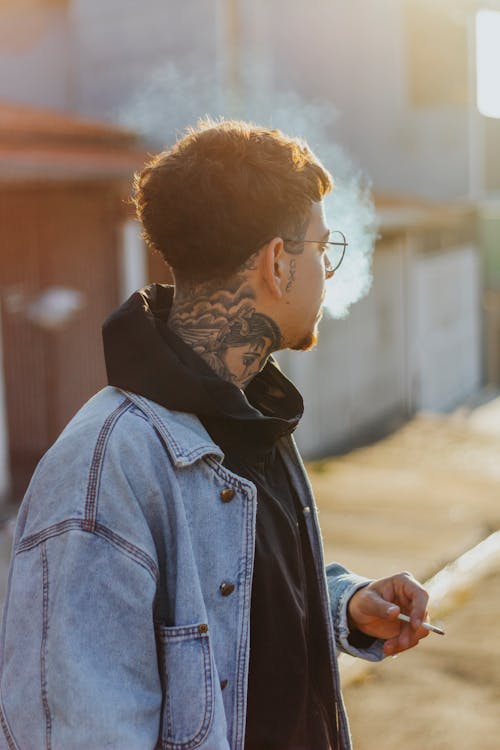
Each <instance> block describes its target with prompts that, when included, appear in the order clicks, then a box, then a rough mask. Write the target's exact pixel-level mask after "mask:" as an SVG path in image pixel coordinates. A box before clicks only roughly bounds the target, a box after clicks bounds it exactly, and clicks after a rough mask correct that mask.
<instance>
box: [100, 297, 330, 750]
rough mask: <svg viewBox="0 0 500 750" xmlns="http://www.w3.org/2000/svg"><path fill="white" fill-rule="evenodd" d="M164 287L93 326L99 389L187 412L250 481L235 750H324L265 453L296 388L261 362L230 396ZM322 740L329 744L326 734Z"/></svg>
mask: <svg viewBox="0 0 500 750" xmlns="http://www.w3.org/2000/svg"><path fill="white" fill-rule="evenodd" d="M172 299H173V287H168V286H162V285H158V284H154V285H152V286H150V287H148V288H146V289H143V290H142V291H140V292H137V293H135V294H133V295H132V297H130V299H129V300H128V301H127V302H125V303H124V304H123V305H122V306H121V307H120V308H119V309H118V310H116V311H115V312H114V313H113V314H112V315H111V316H110V317H109V318H108V320H107V321H106V322H105V324H104V328H103V338H104V350H105V358H106V367H107V372H108V380H109V383H110V385H114V386H118V387H120V388H124V389H126V390H129V391H132V392H134V393H139V394H141V395H142V396H145V397H146V398H149V399H151V400H153V401H155V402H157V403H159V404H161V405H163V406H165V407H167V408H168V409H172V410H175V411H184V412H188V413H191V414H195V415H196V416H198V417H199V419H200V421H201V422H202V424H203V425H204V427H205V429H206V430H207V432H208V433H209V435H210V436H211V437H212V439H213V440H214V441H215V442H216V443H217V444H218V445H219V446H220V447H221V448H222V450H223V452H224V465H225V466H226V467H227V468H228V469H229V470H231V471H234V472H235V473H236V474H239V475H240V476H243V477H246V478H247V479H249V480H251V481H252V482H253V483H254V484H255V485H256V487H257V528H256V545H255V562H254V574H253V581H252V601H251V612H250V668H249V681H248V707H247V729H246V740H245V750H327V748H330V747H332V745H333V747H334V746H335V743H334V741H333V742H332V739H333V738H332V735H331V734H330V732H332V731H333V729H332V727H331V726H330V721H329V720H328V718H326V715H327V712H326V711H325V710H324V706H325V705H328V703H330V701H329V700H328V697H327V696H326V694H325V693H326V690H325V688H323V689H321V688H319V687H318V686H319V685H327V684H328V679H327V676H326V674H327V671H328V664H329V659H328V652H327V646H326V638H325V635H324V632H322V628H323V627H324V625H323V624H322V623H321V622H320V618H319V611H320V608H319V594H318V591H317V585H316V576H315V572H314V563H313V559H312V554H311V550H310V546H309V542H308V537H307V533H306V530H305V525H304V522H303V514H302V513H301V512H300V510H299V505H298V500H297V498H296V496H295V493H294V491H293V488H292V485H291V483H290V481H289V478H288V475H287V471H286V468H285V466H284V464H283V461H282V459H281V457H280V453H279V451H278V450H277V448H276V443H277V441H278V440H279V439H281V438H283V437H286V436H288V435H290V434H291V432H292V431H293V430H294V429H295V427H296V426H297V424H298V422H299V420H300V418H301V416H302V412H303V402H302V397H301V395H300V393H299V392H298V391H297V390H296V388H295V387H294V386H293V385H292V383H291V382H290V381H289V380H288V379H287V378H286V377H285V376H284V375H283V373H282V372H281V371H280V370H279V368H278V367H277V365H276V363H275V362H274V360H273V359H272V358H270V359H269V360H268V362H267V364H266V365H265V367H264V368H263V370H262V371H261V372H260V373H259V374H258V375H256V376H255V378H253V380H252V381H251V382H250V383H249V385H247V387H246V389H245V392H242V391H241V390H240V389H239V388H237V387H236V386H235V385H233V384H232V383H229V382H228V381H225V380H223V379H222V378H220V377H219V376H218V375H217V374H216V373H215V372H214V371H213V370H212V369H211V368H210V367H209V366H208V364H207V363H206V362H205V361H204V360H203V359H202V358H201V357H200V356H198V354H196V352H195V351H194V350H193V349H192V348H191V347H190V346H188V345H187V344H186V343H185V342H184V341H182V339H180V338H179V337H178V336H177V335H176V334H175V333H174V332H173V331H171V330H170V328H169V327H168V316H169V312H170V308H171V304H172ZM328 737H330V740H329V739H328Z"/></svg>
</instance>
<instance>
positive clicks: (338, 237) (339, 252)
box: [283, 229, 349, 279]
mask: <svg viewBox="0 0 500 750" xmlns="http://www.w3.org/2000/svg"><path fill="white" fill-rule="evenodd" d="M330 237H333V238H334V239H333V240H332V239H330V240H328V241H327V240H292V239H289V238H288V239H287V238H286V237H283V242H296V243H302V242H304V243H308V244H309V243H311V242H313V243H316V244H318V245H328V254H326V253H325V275H326V278H327V279H330V278H331V277H332V276H333V274H334V273H335V271H336V270H337V268H338V267H339V266H340V264H341V263H342V261H343V260H344V255H345V249H346V247H347V245H348V244H349V243H348V242H347V240H346V237H345V234H344V233H343V232H341V231H340V230H338V229H336V230H334V231H332V232H330Z"/></svg>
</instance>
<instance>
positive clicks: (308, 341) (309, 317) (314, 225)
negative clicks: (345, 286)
mask: <svg viewBox="0 0 500 750" xmlns="http://www.w3.org/2000/svg"><path fill="white" fill-rule="evenodd" d="M328 235H329V229H328V227H327V225H326V220H325V213H324V207H323V203H322V202H321V203H314V204H313V206H312V208H311V218H310V221H309V226H308V228H307V232H306V236H305V238H304V239H306V240H314V242H305V243H304V250H303V251H302V253H300V254H299V255H292V254H290V253H289V254H288V260H289V263H290V264H291V265H290V266H289V278H290V281H291V283H290V285H289V291H288V292H287V293H285V297H284V299H285V303H286V304H288V305H289V308H288V312H289V314H287V326H286V341H287V347H288V348H289V349H295V350H300V351H305V350H307V349H312V347H313V346H314V345H315V344H316V343H317V340H318V325H319V321H320V320H321V316H322V304H323V300H324V298H325V278H326V277H325V252H326V249H327V247H328V246H325V245H323V244H322V242H326V241H327V240H328Z"/></svg>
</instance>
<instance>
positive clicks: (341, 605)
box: [326, 563, 385, 661]
mask: <svg viewBox="0 0 500 750" xmlns="http://www.w3.org/2000/svg"><path fill="white" fill-rule="evenodd" d="M326 578H327V583H328V593H329V595H330V609H331V613H332V620H333V630H334V634H335V643H336V645H337V648H338V649H339V650H340V651H343V652H344V653H346V654H350V655H351V656H357V657H359V658H361V659H365V660H367V661H381V660H382V659H383V658H384V656H385V655H384V652H383V648H384V643H385V641H384V640H382V639H380V638H374V639H371V642H370V644H369V645H366V646H365V645H363V646H361V644H360V643H358V645H357V646H356V645H355V643H356V639H355V638H352V639H351V640H352V641H354V642H350V641H349V636H350V635H351V631H350V630H349V625H348V622H347V605H348V602H349V599H350V598H351V596H352V595H353V594H354V593H355V592H356V591H357V590H358V589H361V588H363V586H366V585H367V584H369V583H371V579H370V578H364V577H363V576H358V575H356V573H351V572H349V571H348V570H346V569H345V568H343V567H342V566H341V565H339V564H338V563H331V564H330V565H327V566H326Z"/></svg>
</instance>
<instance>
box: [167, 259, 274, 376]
mask: <svg viewBox="0 0 500 750" xmlns="http://www.w3.org/2000/svg"><path fill="white" fill-rule="evenodd" d="M238 280H239V285H238V288H237V289H236V288H235V287H236V286H237V285H236V284H235V283H229V282H228V283H227V285H226V288H224V289H218V290H217V291H214V289H213V284H210V288H209V289H207V287H205V290H206V291H209V294H208V295H207V294H204V293H203V291H204V290H203V288H202V287H203V286H204V285H202V284H199V285H197V288H196V295H195V296H194V295H193V296H191V295H192V293H193V291H194V290H193V289H191V293H190V294H189V295H185V294H184V293H183V292H181V293H180V294H179V295H178V297H176V299H175V300H174V305H173V307H172V312H171V314H170V318H169V326H170V327H171V328H172V330H173V331H174V332H175V333H177V334H178V335H179V336H180V337H181V338H182V339H183V340H184V341H185V342H186V343H187V344H189V345H190V346H191V347H192V348H193V349H194V351H195V352H196V353H197V354H199V355H200V356H201V357H202V358H203V359H204V360H205V361H206V362H207V363H208V365H209V366H210V367H211V368H212V370H214V372H216V373H217V374H218V375H219V376H220V377H221V378H224V379H225V380H228V381H229V382H231V383H234V384H235V385H237V386H238V387H239V388H244V387H245V386H246V385H247V384H248V383H249V382H250V380H252V378H253V377H254V376H255V375H256V374H257V373H258V372H259V371H260V370H261V369H262V367H263V366H264V365H265V363H266V361H267V358H268V356H269V355H270V354H271V353H272V352H273V351H277V350H278V349H279V348H280V346H281V341H282V337H281V332H280V329H279V327H278V326H277V325H276V323H275V322H274V320H272V318H270V317H269V316H268V315H264V314H263V313H260V312H258V311H257V309H256V306H255V292H254V290H253V288H252V287H251V286H250V284H249V283H247V280H246V278H245V277H244V275H243V274H241V275H239V277H238ZM188 297H189V299H188Z"/></svg>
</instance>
